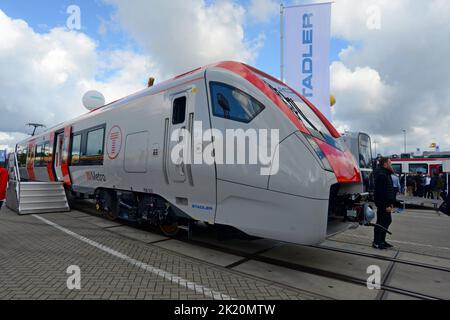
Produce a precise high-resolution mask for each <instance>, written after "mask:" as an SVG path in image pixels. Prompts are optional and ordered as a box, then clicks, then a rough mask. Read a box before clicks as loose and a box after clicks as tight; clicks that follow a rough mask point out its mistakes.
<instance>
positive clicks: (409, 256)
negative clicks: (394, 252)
mask: <svg viewBox="0 0 450 320" xmlns="http://www.w3.org/2000/svg"><path fill="white" fill-rule="evenodd" d="M398 258H399V259H401V260H406V261H411V262H418V263H424V264H428V265H430V266H436V267H441V268H448V269H449V270H450V259H445V258H438V257H432V256H426V255H421V254H416V253H410V252H401V253H400V254H399V256H398Z"/></svg>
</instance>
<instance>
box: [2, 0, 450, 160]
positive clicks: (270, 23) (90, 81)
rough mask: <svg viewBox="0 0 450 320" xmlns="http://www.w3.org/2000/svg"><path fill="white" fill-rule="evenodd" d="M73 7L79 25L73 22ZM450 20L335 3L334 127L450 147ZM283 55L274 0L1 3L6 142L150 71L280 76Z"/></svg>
mask: <svg viewBox="0 0 450 320" xmlns="http://www.w3.org/2000/svg"><path fill="white" fill-rule="evenodd" d="M309 2H314V0H312V1H295V0H291V1H285V5H291V4H297V3H309ZM73 4H75V5H77V6H79V7H80V9H81V30H79V31H73V30H72V31H71V30H69V29H68V28H67V23H66V21H67V18H68V14H67V8H68V7H69V6H70V5H73ZM374 16H379V18H380V19H379V21H378V22H379V23H378V22H377V23H376V24H375V25H376V27H375V28H374V27H373V26H374V25H373V24H370V22H371V21H372V22H373V20H371V18H373V17H374ZM449 17H450V1H448V0H395V1H388V0H335V3H334V5H333V22H332V35H333V39H332V46H331V47H332V52H331V56H330V68H331V87H332V93H333V94H334V95H335V96H336V97H337V104H336V106H335V107H334V110H333V117H334V119H333V121H334V123H335V125H336V126H337V127H338V128H339V129H340V130H352V131H365V132H367V133H369V134H371V135H372V136H373V139H374V140H376V141H378V151H379V152H382V153H385V154H392V153H399V152H402V151H403V132H402V131H403V130H407V132H408V151H415V149H416V148H421V149H422V150H427V149H428V146H429V145H430V144H431V143H432V142H436V143H438V144H439V145H440V146H441V149H447V150H450V132H449V131H448V130H447V128H448V126H447V124H448V123H450V41H449V40H450V23H448V19H449ZM368 22H369V25H370V26H372V27H370V28H369V27H368ZM279 55H280V52H279V2H278V1H273V0H239V1H237V0H235V1H232V0H170V1H160V0H132V1H130V0H94V1H93V0H79V1H75V0H71V1H66V0H62V1H55V0H36V1H33V3H32V4H31V2H30V1H29V0H0V148H4V147H6V146H10V147H11V146H13V145H14V143H15V142H16V141H17V140H18V139H22V138H23V137H25V136H26V134H27V133H28V132H29V131H30V129H27V128H26V127H25V124H26V123H28V122H40V123H44V124H46V125H47V126H51V125H55V124H57V123H59V122H61V121H64V120H68V119H70V118H72V117H74V116H76V115H79V114H81V113H84V109H83V107H82V106H81V97H82V95H83V93H84V92H86V91H87V90H90V89H97V90H100V91H102V92H103V93H104V94H105V96H106V98H107V101H112V100H115V99H117V98H120V97H122V96H125V95H128V94H130V93H132V92H135V91H137V90H140V89H142V88H144V87H145V84H146V80H147V79H148V77H149V76H150V75H153V76H155V77H156V78H157V79H159V80H164V79H166V78H168V77H170V76H172V75H174V74H177V73H181V72H184V71H186V70H189V69H192V68H195V67H198V66H201V65H205V64H207V63H210V62H214V61H218V60H225V59H226V60H229V59H233V60H240V61H244V62H247V63H250V64H252V65H254V66H256V67H258V68H260V69H262V70H264V71H266V72H268V73H270V74H273V75H275V76H279Z"/></svg>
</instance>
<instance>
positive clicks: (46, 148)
mask: <svg viewBox="0 0 450 320" xmlns="http://www.w3.org/2000/svg"><path fill="white" fill-rule="evenodd" d="M49 161H50V144H49V143H48V142H45V143H44V144H39V145H37V146H36V147H35V157H34V166H35V167H36V168H40V167H45V166H46V165H47V163H48V162H49Z"/></svg>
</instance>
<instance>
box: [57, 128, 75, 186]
mask: <svg viewBox="0 0 450 320" xmlns="http://www.w3.org/2000/svg"><path fill="white" fill-rule="evenodd" d="M71 134H72V127H67V128H65V129H64V131H62V132H59V133H56V144H55V153H54V154H55V156H54V159H53V162H54V168H55V173H56V180H57V181H60V182H64V184H65V185H67V186H70V185H71V180H70V174H69V152H70V136H71Z"/></svg>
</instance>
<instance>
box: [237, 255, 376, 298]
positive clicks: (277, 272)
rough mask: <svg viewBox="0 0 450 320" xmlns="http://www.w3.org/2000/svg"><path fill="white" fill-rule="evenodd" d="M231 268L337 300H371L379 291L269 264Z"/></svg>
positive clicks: (252, 264) (249, 264)
mask: <svg viewBox="0 0 450 320" xmlns="http://www.w3.org/2000/svg"><path fill="white" fill-rule="evenodd" d="M233 270H236V271H238V272H242V273H246V274H249V275H253V276H255V277H259V278H263V279H267V280H270V281H274V282H277V283H282V284H285V285H288V286H291V287H294V288H297V289H300V290H304V291H307V292H314V293H315V294H319V295H322V296H324V297H327V298H329V299H337V300H373V299H375V298H376V297H377V295H378V293H379V291H376V290H369V289H367V288H366V287H364V286H359V285H356V284H351V283H347V282H344V281H340V280H335V279H330V278H326V277H321V276H316V275H312V274H308V273H304V272H300V271H296V270H292V269H288V268H283V267H279V266H274V265H271V264H267V263H263V262H259V261H253V260H251V261H248V262H246V263H244V264H241V265H239V266H237V267H235V268H233Z"/></svg>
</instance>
